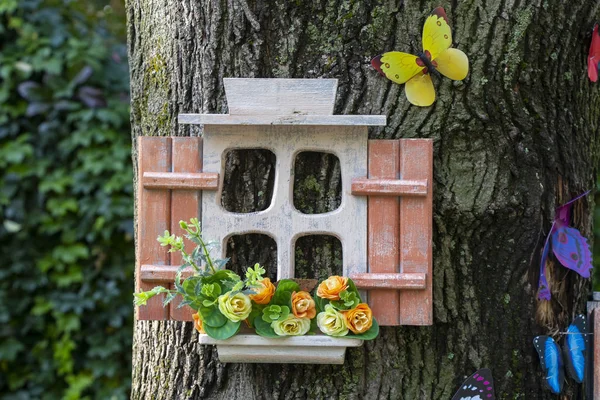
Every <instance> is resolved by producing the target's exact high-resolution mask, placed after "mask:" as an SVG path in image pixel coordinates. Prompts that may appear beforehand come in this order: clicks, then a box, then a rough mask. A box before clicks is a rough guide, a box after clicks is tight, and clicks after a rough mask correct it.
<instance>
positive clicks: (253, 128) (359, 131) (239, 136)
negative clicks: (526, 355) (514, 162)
mask: <svg viewBox="0 0 600 400" xmlns="http://www.w3.org/2000/svg"><path fill="white" fill-rule="evenodd" d="M224 81H225V89H226V94H227V101H228V105H229V114H205V115H202V114H181V115H179V122H180V123H182V124H200V125H204V130H203V137H202V138H198V137H173V138H168V137H140V138H138V154H139V157H138V174H139V175H138V176H139V186H138V190H137V205H138V217H137V221H138V225H137V235H138V236H137V238H138V241H137V268H138V269H137V290H148V289H151V288H152V287H154V286H155V285H157V284H162V285H166V284H172V282H173V279H174V276H175V272H176V271H177V268H178V266H179V264H180V263H181V259H179V258H178V256H177V255H176V254H175V253H168V252H167V248H165V247H161V246H160V245H159V243H158V242H157V241H156V238H157V237H158V236H159V235H161V234H162V233H163V232H164V230H167V229H168V230H170V231H172V232H174V233H175V234H178V235H180V234H181V229H180V228H179V225H178V222H179V220H189V219H190V218H191V217H198V218H199V219H201V221H202V229H203V235H204V236H205V237H206V238H209V239H210V240H216V241H218V242H219V243H220V244H221V248H215V249H214V250H213V252H214V254H213V256H215V257H217V258H220V257H222V256H224V252H225V250H226V245H227V240H228V238H229V237H231V236H233V235H241V234H247V233H261V234H266V235H268V236H271V237H273V238H274V239H275V241H276V243H277V278H278V279H283V278H293V277H294V247H295V242H296V239H297V238H298V237H300V236H303V235H310V234H325V235H333V236H335V237H337V238H338V239H339V240H340V242H341V243H342V252H343V273H344V275H345V276H350V277H351V278H352V279H353V280H354V281H355V283H356V285H357V287H358V288H359V289H362V290H364V294H363V296H364V295H365V294H367V292H368V302H369V304H370V306H371V308H372V309H373V313H374V315H375V317H376V318H377V320H378V322H379V324H380V325H431V324H432V323H433V315H432V306H433V304H432V281H431V279H432V248H431V240H432V178H433V176H432V175H433V155H432V153H433V150H432V141H431V140H429V139H399V140H368V133H367V127H368V126H384V125H385V119H386V118H385V116H378V115H333V105H334V101H335V93H336V89H337V80H335V79H315V80H309V79H225V80H224ZM258 93H260V95H257V94H258ZM252 148H254V149H267V150H270V151H271V152H273V153H274V154H275V156H276V172H275V187H274V190H273V198H272V199H271V204H270V205H269V207H268V208H267V209H266V210H264V211H259V212H254V213H246V214H240V213H233V212H228V211H226V210H225V209H224V208H223V207H222V205H221V193H222V190H223V187H222V185H223V175H224V171H223V169H224V165H225V157H226V154H227V152H228V151H231V150H235V149H252ZM303 151H317V152H329V153H333V154H334V155H336V156H337V157H338V159H339V161H340V167H341V174H342V189H341V190H342V201H341V205H340V206H339V207H338V208H337V209H336V210H334V211H331V212H327V213H323V214H302V213H301V212H299V211H298V210H296V208H295V207H294V204H293V187H292V185H293V182H294V179H293V176H292V174H293V171H294V164H293V163H294V160H295V158H296V155H297V154H298V153H300V152H303ZM190 246H191V243H190ZM364 297H366V296H364ZM191 314H192V311H191V310H190V309H186V308H182V309H177V304H176V303H173V304H172V305H171V306H170V307H169V308H163V306H162V298H161V296H157V297H156V298H153V299H151V300H150V301H149V303H148V305H147V306H145V307H141V308H139V309H138V310H137V318H138V319H140V320H166V319H173V320H183V321H189V320H191ZM238 336H239V335H238ZM236 338H237V336H236V337H234V338H232V339H230V340H229V341H228V342H231V341H234V340H235V339H236ZM209 339H210V338H209ZM309 339H310V340H312V346H320V345H319V344H318V343H319V342H318V341H316V342H315V339H314V337H312V338H311V337H298V338H288V339H286V340H288V341H296V342H302V341H307V340H309ZM329 339H332V340H329V341H325V342H323V344H321V345H322V346H326V347H327V348H329V347H330V346H332V343H333V342H335V341H339V340H341V341H343V343H344V345H343V346H344V348H345V347H346V346H348V345H353V344H349V343H350V342H351V340H348V339H335V338H329ZM246 340H249V339H246ZM261 341H262V338H259V337H255V338H252V340H251V342H252V343H253V345H256V346H260V342H261ZM209 342H210V340H208V339H207V341H206V343H209ZM356 342H358V344H355V345H359V344H360V342H361V341H360V340H356ZM315 343H317V344H315ZM271 345H272V343H271ZM229 351H233V352H236V351H238V350H236V349H235V348H234V345H232V349H229ZM317 351H318V352H321V351H324V349H318V350H317ZM224 353H225V351H224V347H223V346H220V347H219V354H220V358H221V361H224V360H223V358H224ZM225 358H226V357H225ZM298 362H303V361H298ZM305 362H308V361H305ZM342 362H343V353H342Z"/></svg>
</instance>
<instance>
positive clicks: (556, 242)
mask: <svg viewBox="0 0 600 400" xmlns="http://www.w3.org/2000/svg"><path fill="white" fill-rule="evenodd" d="M589 193H590V191H589V190H588V191H587V192H585V193H584V194H582V195H579V196H577V197H576V198H574V199H573V200H571V201H569V202H568V203H565V204H563V205H562V206H560V207H558V208H557V209H556V217H555V218H554V222H553V223H552V228H550V233H549V234H548V237H547V238H546V243H545V244H544V250H543V251H542V258H541V260H540V280H539V293H538V299H539V300H550V285H549V284H548V280H547V279H546V259H547V258H548V254H549V253H550V245H552V252H553V253H554V256H555V257H556V259H557V260H558V261H559V262H560V263H561V264H562V265H563V266H564V267H566V268H568V269H570V270H573V271H575V272H577V273H578V274H579V275H581V276H582V277H584V278H589V277H590V269H592V253H591V252H590V246H589V244H588V242H587V239H586V238H585V237H583V236H582V235H581V233H580V232H579V231H578V230H577V229H575V228H572V227H570V226H569V222H570V220H571V208H572V207H573V203H574V202H575V201H577V200H579V199H580V198H582V197H583V196H587V195H588V194H589Z"/></svg>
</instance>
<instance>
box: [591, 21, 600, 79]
mask: <svg viewBox="0 0 600 400" xmlns="http://www.w3.org/2000/svg"><path fill="white" fill-rule="evenodd" d="M599 62H600V32H598V24H596V25H594V31H593V32H592V43H591V44H590V52H589V53H588V77H589V78H590V81H592V82H596V81H597V80H598V66H599V65H598V63H599Z"/></svg>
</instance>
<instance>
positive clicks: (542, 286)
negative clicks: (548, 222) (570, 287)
mask: <svg viewBox="0 0 600 400" xmlns="http://www.w3.org/2000/svg"><path fill="white" fill-rule="evenodd" d="M552 229H554V224H552V228H550V233H548V236H547V237H546V243H545V244H544V250H543V251H542V258H541V260H540V279H539V281H538V300H550V297H551V295H550V285H549V284H548V279H546V260H547V259H548V254H549V253H550V237H551V235H552V233H551V232H552Z"/></svg>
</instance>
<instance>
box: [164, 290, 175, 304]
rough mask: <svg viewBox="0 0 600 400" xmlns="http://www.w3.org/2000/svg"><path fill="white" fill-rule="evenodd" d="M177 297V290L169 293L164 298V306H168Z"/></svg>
mask: <svg viewBox="0 0 600 400" xmlns="http://www.w3.org/2000/svg"><path fill="white" fill-rule="evenodd" d="M175 297H177V292H170V293H169V294H167V295H166V296H165V299H164V300H163V307H166V306H167V305H168V304H169V303H170V302H172V301H173V299H174V298H175Z"/></svg>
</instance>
